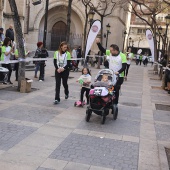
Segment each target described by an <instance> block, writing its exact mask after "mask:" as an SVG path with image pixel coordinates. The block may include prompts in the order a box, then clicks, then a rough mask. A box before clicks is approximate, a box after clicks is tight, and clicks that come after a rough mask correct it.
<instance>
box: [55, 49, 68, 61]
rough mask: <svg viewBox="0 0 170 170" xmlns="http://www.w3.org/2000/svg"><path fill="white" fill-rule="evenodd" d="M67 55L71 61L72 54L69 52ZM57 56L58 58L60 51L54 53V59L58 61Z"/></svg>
mask: <svg viewBox="0 0 170 170" xmlns="http://www.w3.org/2000/svg"><path fill="white" fill-rule="evenodd" d="M66 54H67V60H71V54H70V53H69V52H68V51H67V52H66ZM57 56H58V51H56V52H55V53H54V59H57Z"/></svg>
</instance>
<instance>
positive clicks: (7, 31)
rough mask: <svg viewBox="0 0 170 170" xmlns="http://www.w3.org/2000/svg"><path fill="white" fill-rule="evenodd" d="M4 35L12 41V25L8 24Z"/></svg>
mask: <svg viewBox="0 0 170 170" xmlns="http://www.w3.org/2000/svg"><path fill="white" fill-rule="evenodd" d="M5 36H6V37H8V38H10V39H11V41H12V42H13V41H14V31H13V26H12V25H10V26H9V28H8V29H7V30H6V34H5Z"/></svg>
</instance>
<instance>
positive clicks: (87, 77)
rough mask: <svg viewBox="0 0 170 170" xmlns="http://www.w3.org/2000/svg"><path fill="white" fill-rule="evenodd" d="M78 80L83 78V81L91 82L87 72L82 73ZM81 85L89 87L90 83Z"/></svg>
mask: <svg viewBox="0 0 170 170" xmlns="http://www.w3.org/2000/svg"><path fill="white" fill-rule="evenodd" d="M78 80H83V82H91V76H90V75H89V74H86V75H85V74H83V75H81V76H80V78H79V79H78ZM82 87H86V88H90V84H86V85H85V84H83V85H82Z"/></svg>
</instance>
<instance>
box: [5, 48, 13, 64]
mask: <svg viewBox="0 0 170 170" xmlns="http://www.w3.org/2000/svg"><path fill="white" fill-rule="evenodd" d="M10 50H11V47H10V46H8V47H6V52H5V53H9V52H10ZM10 57H11V54H8V55H7V56H6V55H5V54H4V61H5V62H9V61H10Z"/></svg>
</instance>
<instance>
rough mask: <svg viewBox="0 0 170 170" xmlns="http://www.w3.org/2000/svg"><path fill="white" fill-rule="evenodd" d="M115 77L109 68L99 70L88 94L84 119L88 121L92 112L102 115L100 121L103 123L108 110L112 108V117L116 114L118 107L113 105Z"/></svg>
mask: <svg viewBox="0 0 170 170" xmlns="http://www.w3.org/2000/svg"><path fill="white" fill-rule="evenodd" d="M116 82H117V77H116V75H115V74H114V72H113V71H112V70H110V69H103V70H101V71H99V73H98V74H97V76H96V78H95V83H94V85H93V88H92V89H91V90H90V94H89V101H90V102H89V106H88V107H87V110H86V121H87V122H89V120H90V117H91V114H92V112H94V113H95V114H97V115H100V116H102V120H101V123H102V124H104V123H105V120H106V116H107V115H108V114H109V110H110V109H111V110H112V114H113V119H114V120H116V119H117V116H118V108H117V106H116V105H114V99H115V91H114V86H115V85H116Z"/></svg>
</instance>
